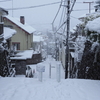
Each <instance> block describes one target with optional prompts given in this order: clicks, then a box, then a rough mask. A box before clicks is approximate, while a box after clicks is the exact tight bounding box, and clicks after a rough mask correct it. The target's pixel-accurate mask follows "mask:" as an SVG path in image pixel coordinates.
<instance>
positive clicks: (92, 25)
mask: <svg viewBox="0 0 100 100" xmlns="http://www.w3.org/2000/svg"><path fill="white" fill-rule="evenodd" d="M86 29H89V31H94V32H98V33H100V17H99V18H96V19H94V20H93V21H89V22H88V24H87V25H86Z"/></svg>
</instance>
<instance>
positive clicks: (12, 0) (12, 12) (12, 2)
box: [12, 0, 13, 17]
mask: <svg viewBox="0 0 100 100" xmlns="http://www.w3.org/2000/svg"><path fill="white" fill-rule="evenodd" d="M12 17H13V0H12Z"/></svg>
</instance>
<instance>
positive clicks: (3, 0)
mask: <svg viewBox="0 0 100 100" xmlns="http://www.w3.org/2000/svg"><path fill="white" fill-rule="evenodd" d="M7 1H11V0H1V1H0V2H7Z"/></svg>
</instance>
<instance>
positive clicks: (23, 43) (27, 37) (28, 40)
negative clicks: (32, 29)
mask: <svg viewBox="0 0 100 100" xmlns="http://www.w3.org/2000/svg"><path fill="white" fill-rule="evenodd" d="M4 25H7V26H13V29H15V30H16V31H17V33H16V34H15V35H14V36H12V38H11V45H12V43H20V50H28V49H30V48H32V42H33V34H28V33H26V32H25V31H23V30H22V29H20V28H19V27H18V26H16V25H14V24H13V23H11V22H10V21H8V20H6V19H4Z"/></svg>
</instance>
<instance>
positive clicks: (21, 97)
mask: <svg viewBox="0 0 100 100" xmlns="http://www.w3.org/2000/svg"><path fill="white" fill-rule="evenodd" d="M99 99H100V81H96V80H95V81H93V80H78V79H66V80H62V81H61V82H60V83H58V82H56V81H55V80H50V79H49V80H45V81H43V82H42V83H41V82H39V81H38V80H37V79H33V78H31V79H29V78H0V100H99Z"/></svg>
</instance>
